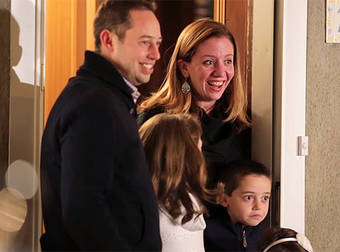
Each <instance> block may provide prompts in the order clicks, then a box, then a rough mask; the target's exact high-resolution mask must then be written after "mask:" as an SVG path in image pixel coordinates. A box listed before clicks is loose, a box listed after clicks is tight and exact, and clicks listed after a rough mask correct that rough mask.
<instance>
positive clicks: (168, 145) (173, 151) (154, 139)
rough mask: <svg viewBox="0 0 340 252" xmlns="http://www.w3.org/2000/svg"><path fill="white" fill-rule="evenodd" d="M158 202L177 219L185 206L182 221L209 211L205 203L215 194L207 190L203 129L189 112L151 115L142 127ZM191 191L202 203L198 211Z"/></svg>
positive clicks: (142, 137) (141, 133)
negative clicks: (200, 144)
mask: <svg viewBox="0 0 340 252" xmlns="http://www.w3.org/2000/svg"><path fill="white" fill-rule="evenodd" d="M139 134H140V137H141V140H142V143H143V145H144V150H145V155H146V159H147V162H148V167H149V171H150V174H151V178H152V183H153V186H154V190H155V193H156V195H157V199H158V203H159V205H160V206H161V207H163V208H165V209H166V210H167V212H168V213H169V214H170V215H171V216H172V217H173V218H174V219H176V218H177V217H178V216H180V215H181V214H182V210H181V207H182V206H183V207H184V208H185V216H184V217H183V219H182V223H185V222H187V221H189V220H191V219H192V218H193V216H194V214H195V213H196V214H201V213H204V212H206V209H205V207H204V206H203V204H202V203H203V202H207V201H210V202H211V201H213V200H214V199H215V197H216V194H213V192H210V191H209V190H207V189H206V187H205V186H206V180H207V175H206V167H205V162H204V157H203V155H202V152H201V151H200V150H199V148H198V141H199V139H200V138H201V135H202V129H201V126H200V123H199V121H198V119H196V118H195V117H194V116H192V115H189V114H169V113H162V114H158V115H155V116H153V117H151V118H150V119H149V120H147V121H146V122H145V123H144V124H143V125H142V126H141V128H140V129H139ZM189 193H191V194H193V195H194V196H195V197H196V198H197V199H198V201H199V202H200V203H201V204H202V205H201V209H200V210H199V211H197V210H195V209H194V208H193V205H192V201H191V199H190V196H189Z"/></svg>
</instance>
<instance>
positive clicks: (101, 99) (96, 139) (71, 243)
mask: <svg viewBox="0 0 340 252" xmlns="http://www.w3.org/2000/svg"><path fill="white" fill-rule="evenodd" d="M41 193H42V204H43V218H44V223H45V228H46V233H45V234H44V235H43V236H42V238H41V246H42V249H43V250H59V251H65V250H86V251H89V250H111V251H114V250H119V251H122V250H133V251H154V250H158V251H159V250H161V239H160V234H159V219H158V208H157V202H156V197H155V195H154V191H153V188H152V183H151V179H150V175H149V173H148V170H147V167H146V161H145V157H144V152H143V148H142V144H141V142H140V139H139V136H138V130H137V125H136V105H135V104H134V102H133V99H132V97H131V91H130V89H129V88H128V86H127V85H126V83H125V82H124V80H123V79H122V77H121V76H120V75H119V73H118V72H117V71H116V69H115V68H114V67H113V65H112V64H111V63H110V62H109V61H107V60H106V59H105V58H103V57H102V56H100V55H99V54H96V53H93V52H89V51H87V52H86V53H85V63H84V65H83V66H81V67H80V69H79V70H78V72H77V76H76V77H75V78H72V79H70V81H69V83H68V84H67V86H66V88H65V89H64V90H63V92H62V93H61V95H60V96H59V98H58V100H57V101H56V103H55V105H54V107H53V109H52V110H51V113H50V115H49V119H48V121H47V125H46V128H45V131H44V134H43V139H42V152H41Z"/></svg>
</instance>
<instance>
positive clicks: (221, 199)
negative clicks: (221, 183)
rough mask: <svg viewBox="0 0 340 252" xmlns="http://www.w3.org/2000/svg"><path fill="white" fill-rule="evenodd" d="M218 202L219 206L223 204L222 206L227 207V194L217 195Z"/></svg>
mask: <svg viewBox="0 0 340 252" xmlns="http://www.w3.org/2000/svg"><path fill="white" fill-rule="evenodd" d="M218 204H220V205H221V206H224V207H228V206H229V204H228V195H227V194H225V193H223V194H222V195H220V196H219V199H218Z"/></svg>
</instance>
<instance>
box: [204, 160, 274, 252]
mask: <svg viewBox="0 0 340 252" xmlns="http://www.w3.org/2000/svg"><path fill="white" fill-rule="evenodd" d="M224 168H225V171H224V173H223V174H222V176H221V177H220V178H219V181H220V182H219V184H218V188H219V189H220V191H221V193H220V194H219V197H218V199H217V202H218V203H219V204H220V205H221V206H220V207H217V208H216V209H215V211H211V216H210V217H209V218H207V220H206V224H207V227H206V229H205V231H204V245H205V249H206V251H214V250H218V251H255V250H256V247H257V243H258V241H259V238H260V234H261V228H260V223H261V222H262V221H263V220H264V218H265V217H266V216H267V213H268V207H269V199H270V192H271V183H272V181H271V175H270V171H269V170H268V169H267V168H266V167H265V166H264V165H262V164H260V163H257V162H255V161H234V162H232V163H230V164H228V165H227V167H224Z"/></svg>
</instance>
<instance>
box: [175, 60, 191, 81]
mask: <svg viewBox="0 0 340 252" xmlns="http://www.w3.org/2000/svg"><path fill="white" fill-rule="evenodd" d="M177 66H178V68H179V70H180V71H181V73H182V75H183V76H184V78H188V77H189V71H188V62H186V61H184V60H182V59H179V60H177Z"/></svg>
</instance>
